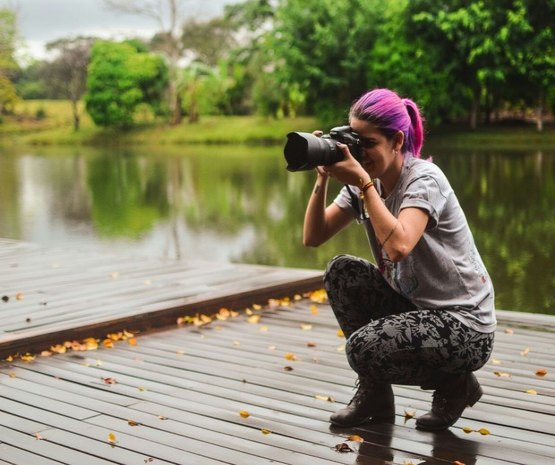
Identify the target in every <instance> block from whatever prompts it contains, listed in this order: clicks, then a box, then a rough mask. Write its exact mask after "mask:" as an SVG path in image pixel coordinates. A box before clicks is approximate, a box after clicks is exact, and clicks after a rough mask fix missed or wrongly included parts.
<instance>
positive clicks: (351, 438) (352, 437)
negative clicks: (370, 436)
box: [347, 434, 364, 442]
mask: <svg viewBox="0 0 555 465" xmlns="http://www.w3.org/2000/svg"><path fill="white" fill-rule="evenodd" d="M347 441H355V442H364V438H361V437H360V436H359V435H357V434H351V435H349V436H347Z"/></svg>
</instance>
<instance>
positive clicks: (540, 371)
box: [536, 368, 547, 376]
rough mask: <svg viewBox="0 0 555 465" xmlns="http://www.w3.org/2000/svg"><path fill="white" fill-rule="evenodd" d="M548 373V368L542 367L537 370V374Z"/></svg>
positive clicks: (543, 374)
mask: <svg viewBox="0 0 555 465" xmlns="http://www.w3.org/2000/svg"><path fill="white" fill-rule="evenodd" d="M545 375H547V370H546V369H545V368H540V369H539V370H537V371H536V376H545Z"/></svg>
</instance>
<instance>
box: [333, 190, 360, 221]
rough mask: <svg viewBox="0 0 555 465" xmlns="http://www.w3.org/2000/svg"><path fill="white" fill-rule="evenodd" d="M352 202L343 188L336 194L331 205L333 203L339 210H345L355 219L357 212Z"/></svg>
mask: <svg viewBox="0 0 555 465" xmlns="http://www.w3.org/2000/svg"><path fill="white" fill-rule="evenodd" d="M352 202H353V201H352V199H351V195H350V194H349V191H348V190H347V187H345V186H344V187H343V188H342V189H341V190H340V191H339V194H337V197H335V199H334V200H333V203H335V204H336V205H337V206H338V207H339V208H341V209H342V210H347V211H348V212H349V213H351V214H352V215H353V216H354V217H355V218H356V216H357V212H356V210H355V209H354V208H353V203H352Z"/></svg>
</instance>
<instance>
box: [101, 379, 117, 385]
mask: <svg viewBox="0 0 555 465" xmlns="http://www.w3.org/2000/svg"><path fill="white" fill-rule="evenodd" d="M102 381H104V384H118V381H117V380H116V379H115V378H102Z"/></svg>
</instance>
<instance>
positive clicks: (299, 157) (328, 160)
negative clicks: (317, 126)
mask: <svg viewBox="0 0 555 465" xmlns="http://www.w3.org/2000/svg"><path fill="white" fill-rule="evenodd" d="M337 144H345V145H346V146H347V147H349V151H350V152H351V154H352V155H353V157H354V158H355V159H357V160H358V161H360V160H361V158H362V147H361V146H360V140H359V138H358V135H357V133H355V132H353V130H352V129H351V127H350V126H338V127H335V128H332V129H331V130H330V132H329V134H324V135H323V136H322V137H316V136H315V135H313V134H310V133H308V132H290V133H289V134H287V143H286V144H285V148H284V150H283V153H284V155H285V159H286V160H287V169H288V170H289V171H306V170H311V169H314V168H316V167H317V166H328V165H333V164H334V163H337V162H338V161H341V160H343V158H344V157H343V153H342V152H341V150H339V147H338V146H337Z"/></svg>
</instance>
